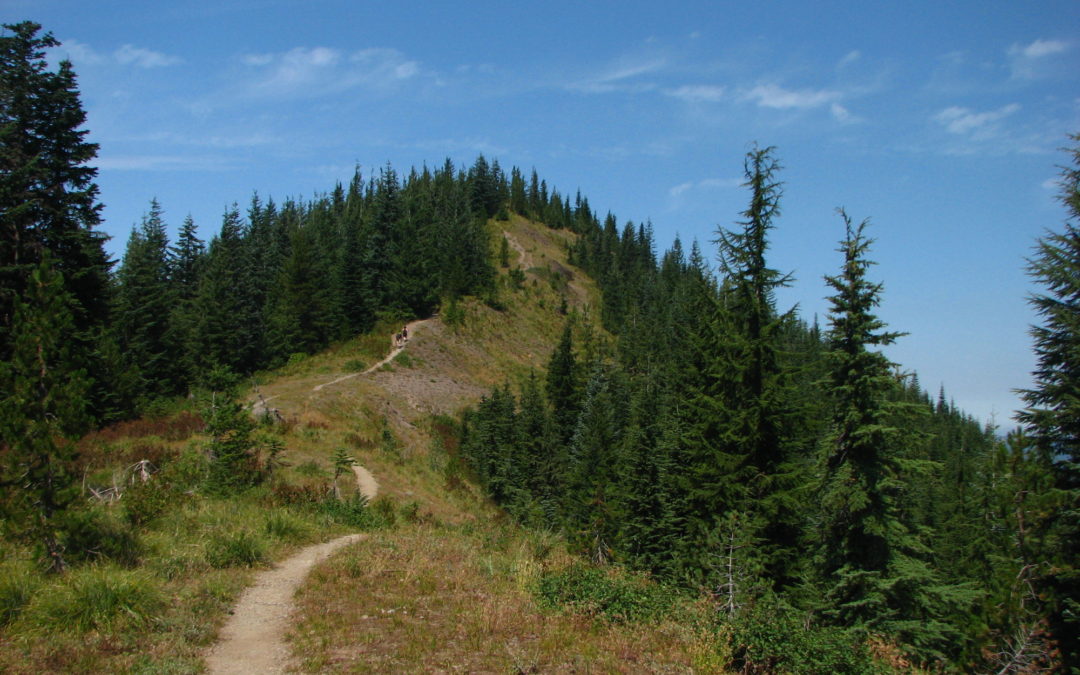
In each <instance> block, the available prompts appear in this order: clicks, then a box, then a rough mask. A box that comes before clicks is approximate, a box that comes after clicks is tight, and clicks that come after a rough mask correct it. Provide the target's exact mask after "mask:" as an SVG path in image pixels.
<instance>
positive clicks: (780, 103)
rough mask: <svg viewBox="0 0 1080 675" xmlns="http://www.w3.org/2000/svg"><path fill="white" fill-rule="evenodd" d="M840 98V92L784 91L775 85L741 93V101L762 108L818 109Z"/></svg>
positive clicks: (822, 90)
mask: <svg viewBox="0 0 1080 675" xmlns="http://www.w3.org/2000/svg"><path fill="white" fill-rule="evenodd" d="M840 98H841V95H840V92H838V91H832V90H829V89H799V90H795V89H785V88H783V87H781V86H779V85H776V84H759V85H758V86H756V87H754V88H753V89H750V90H748V91H746V92H744V93H743V95H742V99H743V100H745V101H753V102H754V103H756V104H757V105H759V106H761V107H762V108H776V109H791V108H796V109H805V108H818V107H821V106H823V105H826V104H829V103H833V102H835V101H838V100H839V99H840Z"/></svg>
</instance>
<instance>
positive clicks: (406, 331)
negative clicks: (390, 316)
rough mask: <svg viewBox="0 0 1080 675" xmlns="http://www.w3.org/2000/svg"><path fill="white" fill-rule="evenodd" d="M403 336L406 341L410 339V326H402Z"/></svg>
mask: <svg viewBox="0 0 1080 675" xmlns="http://www.w3.org/2000/svg"><path fill="white" fill-rule="evenodd" d="M401 337H402V339H403V340H405V342H408V341H409V327H408V326H402V327H401Z"/></svg>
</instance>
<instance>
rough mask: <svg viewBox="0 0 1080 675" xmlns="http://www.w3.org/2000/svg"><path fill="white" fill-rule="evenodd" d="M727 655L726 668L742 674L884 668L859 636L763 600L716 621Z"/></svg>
mask: <svg viewBox="0 0 1080 675" xmlns="http://www.w3.org/2000/svg"><path fill="white" fill-rule="evenodd" d="M720 627H721V631H722V633H725V634H726V637H727V642H728V643H729V648H730V651H731V655H732V662H731V663H730V664H729V667H730V668H732V669H734V670H737V671H738V672H742V673H792V674H796V673H805V674H806V675H817V674H818V673H834V674H836V675H873V674H876V673H884V672H887V670H886V668H884V667H883V666H881V665H879V664H876V663H875V662H874V660H873V658H872V657H871V654H870V650H869V648H868V647H867V644H866V642H865V641H864V640H863V638H862V636H861V635H860V634H858V633H852V632H850V631H847V630H844V629H842V628H837V627H830V626H816V625H808V623H807V621H806V617H805V616H803V615H802V613H800V612H798V611H796V610H794V609H791V608H787V607H783V606H780V605H777V604H775V603H771V602H766V603H761V604H759V605H757V606H755V607H754V608H753V609H752V610H750V611H747V612H744V613H742V614H741V615H740V616H739V617H738V618H737V619H735V620H734V621H732V622H730V623H725V624H720Z"/></svg>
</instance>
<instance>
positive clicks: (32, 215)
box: [0, 21, 119, 417]
mask: <svg viewBox="0 0 1080 675" xmlns="http://www.w3.org/2000/svg"><path fill="white" fill-rule="evenodd" d="M40 30H41V26H40V25H38V24H36V23H33V22H30V21H25V22H22V23H18V24H4V26H3V29H2V32H0V214H3V216H2V219H0V359H6V358H8V357H10V355H11V350H12V349H13V343H12V337H11V335H12V331H13V330H15V327H14V306H15V302H16V299H17V298H19V297H20V296H21V295H22V294H23V292H24V290H25V289H26V288H27V286H28V284H29V279H30V275H31V273H32V271H33V270H34V269H36V267H37V265H38V263H39V262H40V261H41V260H42V259H44V257H45V255H46V252H48V254H49V255H50V257H51V260H52V264H53V265H54V266H55V267H56V269H57V271H58V272H60V273H61V275H62V277H63V281H64V284H65V290H66V291H67V293H68V294H69V295H70V296H71V298H72V300H73V304H72V305H71V313H72V322H73V323H72V329H73V330H72V332H71V334H70V335H69V339H70V340H71V341H72V344H71V348H72V349H73V350H74V351H75V352H76V353H77V354H78V358H79V360H80V361H81V362H83V363H85V364H86V365H87V367H88V368H89V370H90V372H91V376H92V378H93V380H94V381H95V384H94V387H95V396H94V397H92V398H93V400H94V402H95V403H94V405H93V406H92V409H93V411H94V413H96V414H97V415H98V416H99V417H100V416H103V415H105V414H107V413H108V412H109V411H108V410H107V408H108V405H109V401H111V400H112V397H111V396H110V395H109V389H110V387H111V385H112V376H113V375H114V366H116V367H119V364H110V363H108V362H107V361H106V359H104V358H102V356H101V354H100V353H99V349H101V348H102V347H104V346H106V345H103V344H102V343H103V342H105V341H106V340H105V339H104V327H105V326H106V325H107V321H108V310H109V302H110V300H109V294H110V287H109V285H110V284H109V268H110V264H111V263H110V262H109V260H108V256H107V255H106V253H105V250H104V242H105V239H106V236H105V235H104V234H103V233H101V232H100V231H98V230H97V229H95V228H96V227H97V226H98V224H99V222H100V211H101V208H102V207H101V204H100V203H99V202H98V199H97V195H98V187H97V185H96V183H95V182H94V178H95V177H96V175H97V169H96V168H94V167H92V166H90V165H89V163H90V162H91V161H93V159H94V158H95V157H96V156H97V150H98V146H97V144H96V143H90V142H87V140H86V135H87V133H88V132H87V131H86V130H85V129H83V128H82V126H83V124H84V123H85V122H86V113H85V112H84V111H83V109H82V104H81V102H80V100H79V89H78V86H77V83H76V80H75V72H74V70H73V69H72V67H71V63H70V62H69V61H66V60H64V61H61V62H60V64H59V66H58V68H57V70H56V71H55V72H54V71H51V70H49V65H48V63H47V61H46V59H45V51H46V50H47V49H49V48H52V47H56V46H58V45H59V42H57V41H56V39H54V38H53V36H52V34H51V33H45V34H44V35H39V31H40Z"/></svg>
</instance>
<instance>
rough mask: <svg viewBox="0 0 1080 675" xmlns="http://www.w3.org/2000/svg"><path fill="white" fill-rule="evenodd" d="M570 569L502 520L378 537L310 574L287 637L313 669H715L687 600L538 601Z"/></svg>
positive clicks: (418, 527) (560, 555) (700, 619)
mask: <svg viewBox="0 0 1080 675" xmlns="http://www.w3.org/2000/svg"><path fill="white" fill-rule="evenodd" d="M573 564H574V563H573V562H572V560H571V559H570V558H569V557H568V556H567V555H566V554H565V553H564V552H561V547H560V546H559V544H558V542H557V540H555V539H554V538H553V537H550V536H547V535H542V534H530V533H525V532H523V531H521V530H520V529H518V528H516V527H514V526H512V525H509V524H507V523H504V522H491V521H487V522H485V524H482V525H481V524H468V525H461V526H439V525H433V524H429V523H417V524H412V525H408V526H403V527H401V528H399V529H397V530H394V531H384V532H378V533H376V534H373V535H371V536H370V537H368V538H367V539H365V540H364V541H363V542H362V543H360V544H357V545H354V546H351V547H350V548H349V549H347V550H346V551H344V552H342V553H340V554H338V555H337V556H335V557H333V558H332V559H331V560H330V561H329V562H328V563H327V564H325V565H323V566H321V567H319V568H318V569H316V570H315V571H314V572H313V573H312V574H311V575H310V576H309V577H308V579H307V581H306V582H305V584H304V585H303V586H302V587H301V589H300V590H299V591H298V593H297V603H298V611H297V615H296V616H297V622H296V624H295V625H294V628H293V630H292V632H291V634H290V640H291V642H292V645H293V648H294V650H295V653H296V654H297V655H298V656H300V657H301V658H302V659H303V668H304V670H305V671H308V672H329V673H333V672H351V673H419V672H474V673H475V672H484V673H489V672H490V673H540V672H543V673H561V672H565V673H570V672H603V673H688V672H718V671H719V670H720V668H719V664H718V663H717V662H716V656H717V650H716V649H715V646H714V645H713V643H712V637H711V635H712V633H711V632H710V631H708V630H706V629H705V628H704V626H705V625H706V621H705V617H707V616H708V613H707V611H706V610H703V609H701V608H700V607H698V606H696V605H693V604H691V603H689V602H688V601H686V600H685V599H681V598H678V597H675V596H669V597H666V598H665V599H664V600H663V601H658V600H657V601H656V603H655V604H650V606H651V607H653V608H654V609H656V611H654V612H649V616H647V617H638V616H634V617H625V616H624V617H622V618H621V619H620V620H617V621H611V620H608V619H607V618H605V617H604V616H601V615H599V614H597V613H595V612H582V611H577V610H578V609H579V608H575V607H568V606H564V605H560V604H559V603H555V604H554V605H553V604H551V603H549V602H546V601H543V600H540V599H538V598H539V597H540V596H541V595H542V593H540V592H539V591H538V588H539V587H540V586H541V585H542V584H543V579H544V578H546V577H547V576H548V575H549V573H554V574H559V573H560V571H562V570H566V569H576V568H575V567H573ZM601 574H604V573H603V572H601ZM627 583H629V584H630V586H631V587H633V588H635V589H639V586H638V585H637V582H633V581H629V580H628V582H627ZM651 588H652V592H655V593H663V591H662V590H660V589H658V587H655V586H652V587H651ZM538 593H539V595H538ZM623 600H624V601H625V603H626V604H625V607H630V606H632V605H634V604H635V603H634V602H633V601H632V600H629V599H628V598H626V597H623ZM654 600H655V598H654ZM661 605H663V608H662V609H661V607H660V606H661ZM627 618H632V619H633V620H624V619H627Z"/></svg>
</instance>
